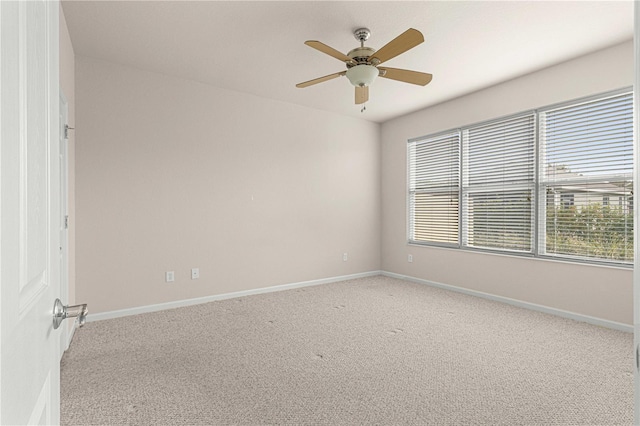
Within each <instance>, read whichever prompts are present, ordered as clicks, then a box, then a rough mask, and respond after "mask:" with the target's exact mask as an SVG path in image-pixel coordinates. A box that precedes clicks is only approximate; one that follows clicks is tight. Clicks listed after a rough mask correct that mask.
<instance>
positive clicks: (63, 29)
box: [60, 4, 76, 304]
mask: <svg viewBox="0 0 640 426" xmlns="http://www.w3.org/2000/svg"><path fill="white" fill-rule="evenodd" d="M60 89H61V90H62V93H64V96H65V98H66V99H67V104H68V108H69V116H68V120H69V127H75V122H76V120H75V114H76V108H75V96H76V95H75V55H74V52H73V46H72V45H71V38H70V37H69V30H68V29H67V22H66V20H65V17H64V12H63V10H62V4H61V5H60ZM75 140H76V138H75V132H74V131H73V130H71V131H69V141H68V145H67V147H68V152H67V154H68V163H69V176H68V179H69V187H68V198H69V295H68V296H69V299H68V301H69V303H71V304H73V303H75V291H76V269H75V267H76V261H75V260H76V258H75V250H76V245H75V234H76V227H75V217H76V215H75V168H74V164H75Z"/></svg>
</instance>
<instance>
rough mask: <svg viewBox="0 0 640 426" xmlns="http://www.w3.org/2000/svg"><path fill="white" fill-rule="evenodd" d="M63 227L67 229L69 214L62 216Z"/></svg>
mask: <svg viewBox="0 0 640 426" xmlns="http://www.w3.org/2000/svg"><path fill="white" fill-rule="evenodd" d="M64 229H69V215H66V216H65V217H64Z"/></svg>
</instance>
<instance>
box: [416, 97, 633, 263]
mask: <svg viewBox="0 0 640 426" xmlns="http://www.w3.org/2000/svg"><path fill="white" fill-rule="evenodd" d="M408 162H409V164H408V168H409V242H410V243H417V244H428V245H447V246H453V247H460V248H466V249H477V250H491V251H501V252H511V253H516V254H517V253H521V254H527V255H535V256H543V257H553V258H564V259H575V260H580V261H597V262H607V263H617V264H620V263H622V264H631V263H632V261H633V93H632V92H630V91H624V92H623V91H619V92H617V93H612V94H608V95H602V96H599V97H597V98H596V97H594V98H591V99H588V100H583V101H575V102H571V103H566V104H564V105H562V106H554V107H548V108H544V109H540V110H538V111H534V112H530V113H526V114H519V115H514V116H512V117H508V118H505V119H499V120H492V121H488V122H485V123H480V124H476V125H472V126H467V127H463V128H461V129H458V130H453V131H450V132H447V133H442V134H439V135H435V136H428V137H424V138H419V139H414V140H412V141H409V146H408ZM616 201H617V202H616Z"/></svg>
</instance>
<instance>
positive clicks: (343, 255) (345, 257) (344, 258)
mask: <svg viewBox="0 0 640 426" xmlns="http://www.w3.org/2000/svg"><path fill="white" fill-rule="evenodd" d="M348 258H349V256H348V255H347V253H342V260H343V261H344V262H346V261H347V259H348Z"/></svg>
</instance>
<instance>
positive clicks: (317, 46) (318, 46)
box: [304, 40, 355, 64]
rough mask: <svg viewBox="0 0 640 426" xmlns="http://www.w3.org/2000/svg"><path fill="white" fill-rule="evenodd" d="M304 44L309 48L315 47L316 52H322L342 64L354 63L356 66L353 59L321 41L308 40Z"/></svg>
mask: <svg viewBox="0 0 640 426" xmlns="http://www.w3.org/2000/svg"><path fill="white" fill-rule="evenodd" d="M304 44H306V45H307V46H309V47H313V48H314V49H316V50H319V51H321V52H322V53H325V54H327V55H329V56H333V57H334V58H336V59H339V60H341V61H342V62H347V63H352V64H355V62H354V61H353V59H351V58H350V57H348V56H347V55H345V54H344V53H342V52H339V51H337V50H336V49H334V48H333V47H331V46H327V45H326V44H324V43H321V42H319V41H316V40H307V41H305V42H304Z"/></svg>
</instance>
